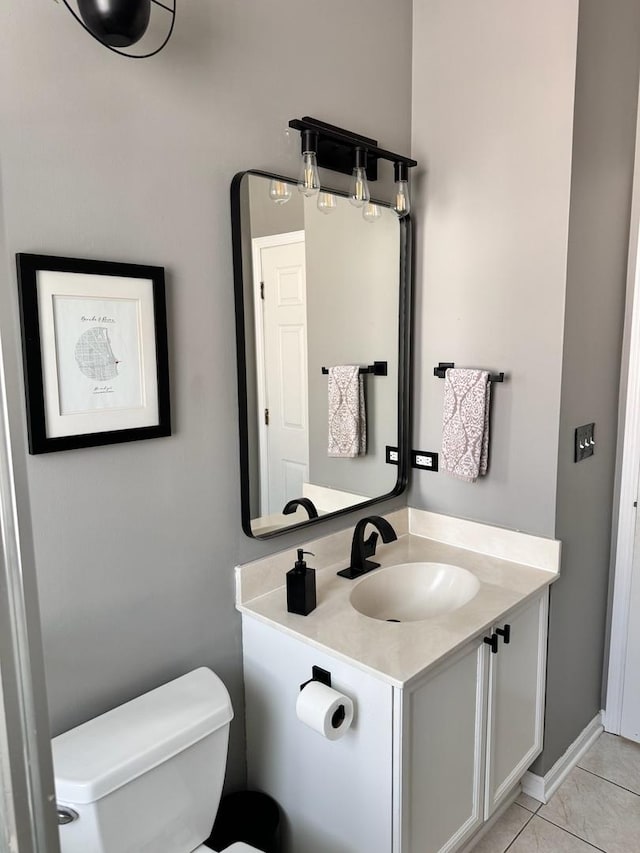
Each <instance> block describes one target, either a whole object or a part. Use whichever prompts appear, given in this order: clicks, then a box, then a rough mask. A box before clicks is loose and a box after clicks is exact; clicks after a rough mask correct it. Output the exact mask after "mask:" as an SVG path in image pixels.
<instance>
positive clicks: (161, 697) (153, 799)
mask: <svg viewBox="0 0 640 853" xmlns="http://www.w3.org/2000/svg"><path fill="white" fill-rule="evenodd" d="M232 718H233V709H232V707H231V700H230V698H229V694H228V692H227V689H226V687H225V686H224V684H223V683H222V681H221V680H220V679H219V678H218V676H217V675H215V674H214V673H213V672H211V670H210V669H206V668H205V667H202V668H200V669H196V670H194V671H193V672H190V673H188V674H187V675H184V676H182V677H181V678H177V679H176V680H175V681H171V682H169V684H165V685H163V686H162V687H158V688H157V689H156V690H151V691H150V692H149V693H145V694H144V695H143V696H139V697H138V698H137V699H133V700H132V701H131V702H127V703H126V704H125V705H120V706H119V707H118V708H114V709H113V710H112V711H108V712H107V713H106V714H102V716H100V717H96V718H95V719H93V720H89V721H88V722H87V723H84V724H83V725H81V726H78V727H77V728H75V729H71V731H68V732H65V734H62V735H59V736H58V737H56V738H54V739H53V741H52V749H53V765H54V773H55V781H56V800H57V803H58V813H59V823H60V822H61V821H64V820H67V821H68V822H67V823H63V824H61V825H60V844H61V847H62V853H89V851H91V853H211V850H210V849H209V848H208V847H205V846H204V845H203V844H202V842H203V841H204V840H205V839H207V838H208V837H209V834H210V832H211V827H212V824H213V820H214V818H215V814H216V811H217V809H218V803H219V801H220V795H221V793H222V783H223V781H224V773H225V765H226V761H227V745H228V741H229V723H230V722H231V720H232ZM255 849H256V848H254V847H251V846H250V845H248V844H244V843H242V842H239V843H236V844H232V845H231V847H228V848H226V853H242V851H244V852H245V853H248V851H255Z"/></svg>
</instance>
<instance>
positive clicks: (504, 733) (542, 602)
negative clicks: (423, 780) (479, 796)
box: [485, 591, 548, 818]
mask: <svg viewBox="0 0 640 853" xmlns="http://www.w3.org/2000/svg"><path fill="white" fill-rule="evenodd" d="M547 601H548V592H546V591H545V593H544V594H543V595H542V596H541V597H539V598H537V599H536V600H535V601H534V602H533V603H529V604H528V605H526V606H525V607H524V608H522V609H520V610H518V611H516V612H515V614H514V615H513V616H510V617H509V620H508V624H509V625H510V634H511V636H510V642H509V643H508V644H507V643H505V641H504V638H503V637H500V638H499V645H498V654H490V655H489V657H490V667H489V717H488V741H487V784H486V789H487V794H486V814H485V817H486V818H488V817H489V816H490V815H491V814H493V812H494V811H495V810H496V808H497V807H498V806H499V805H500V803H501V802H502V800H503V799H504V797H505V796H506V795H507V794H508V793H509V791H510V790H511V789H512V788H513V786H514V785H515V784H516V782H517V781H518V780H519V779H520V777H521V776H522V774H523V773H524V772H525V770H526V769H527V768H528V767H529V765H530V764H531V762H532V761H533V760H534V758H535V757H536V756H537V755H539V753H540V752H541V750H542V733H543V724H544V719H543V717H544V713H543V712H544V684H545V671H546V651H547ZM496 627H497V628H500V629H503V628H504V624H502V623H501V624H500V625H497V626H496ZM494 630H495V628H494Z"/></svg>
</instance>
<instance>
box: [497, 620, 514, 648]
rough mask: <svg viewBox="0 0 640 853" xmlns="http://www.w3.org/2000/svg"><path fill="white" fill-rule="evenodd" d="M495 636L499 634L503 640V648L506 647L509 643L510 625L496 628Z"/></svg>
mask: <svg viewBox="0 0 640 853" xmlns="http://www.w3.org/2000/svg"><path fill="white" fill-rule="evenodd" d="M496 634H500V636H501V637H502V638H503V639H504V644H505V646H508V645H509V643H510V642H511V625H505V626H504V628H496Z"/></svg>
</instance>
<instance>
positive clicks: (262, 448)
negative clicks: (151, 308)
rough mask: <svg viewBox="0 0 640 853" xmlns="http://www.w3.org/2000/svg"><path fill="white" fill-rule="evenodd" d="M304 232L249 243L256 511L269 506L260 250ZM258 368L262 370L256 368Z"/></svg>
mask: <svg viewBox="0 0 640 853" xmlns="http://www.w3.org/2000/svg"><path fill="white" fill-rule="evenodd" d="M304 239H305V233H304V230H302V231H286V232H285V233H283V234H270V235H268V236H267V237H254V238H253V239H252V240H251V256H252V264H251V267H252V270H253V317H254V322H255V332H256V390H257V398H258V453H259V457H260V511H261V512H262V513H263V512H264V507H266V506H268V505H269V474H268V464H269V454H268V446H269V437H268V434H267V425H266V424H265V422H264V418H263V417H261V416H260V412H262V411H263V410H264V409H265V408H266V404H265V400H266V397H267V391H266V389H267V382H266V377H265V372H264V363H265V358H264V326H263V315H262V298H261V294H260V284H261V282H262V255H261V253H262V250H263V249H271V248H273V247H274V246H287V245H289V244H290V243H304ZM258 365H261V366H262V368H263V369H262V370H261V369H260V368H259V367H258Z"/></svg>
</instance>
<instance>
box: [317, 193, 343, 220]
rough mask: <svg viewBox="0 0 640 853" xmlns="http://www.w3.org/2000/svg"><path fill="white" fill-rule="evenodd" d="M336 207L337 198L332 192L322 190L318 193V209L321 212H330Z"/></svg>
mask: <svg viewBox="0 0 640 853" xmlns="http://www.w3.org/2000/svg"><path fill="white" fill-rule="evenodd" d="M337 207H338V199H337V197H336V196H335V195H334V194H333V193H328V192H326V191H324V190H323V191H322V192H321V193H319V194H318V210H320V211H322V213H325V214H327V213H331V212H332V211H334V210H336V208H337Z"/></svg>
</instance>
